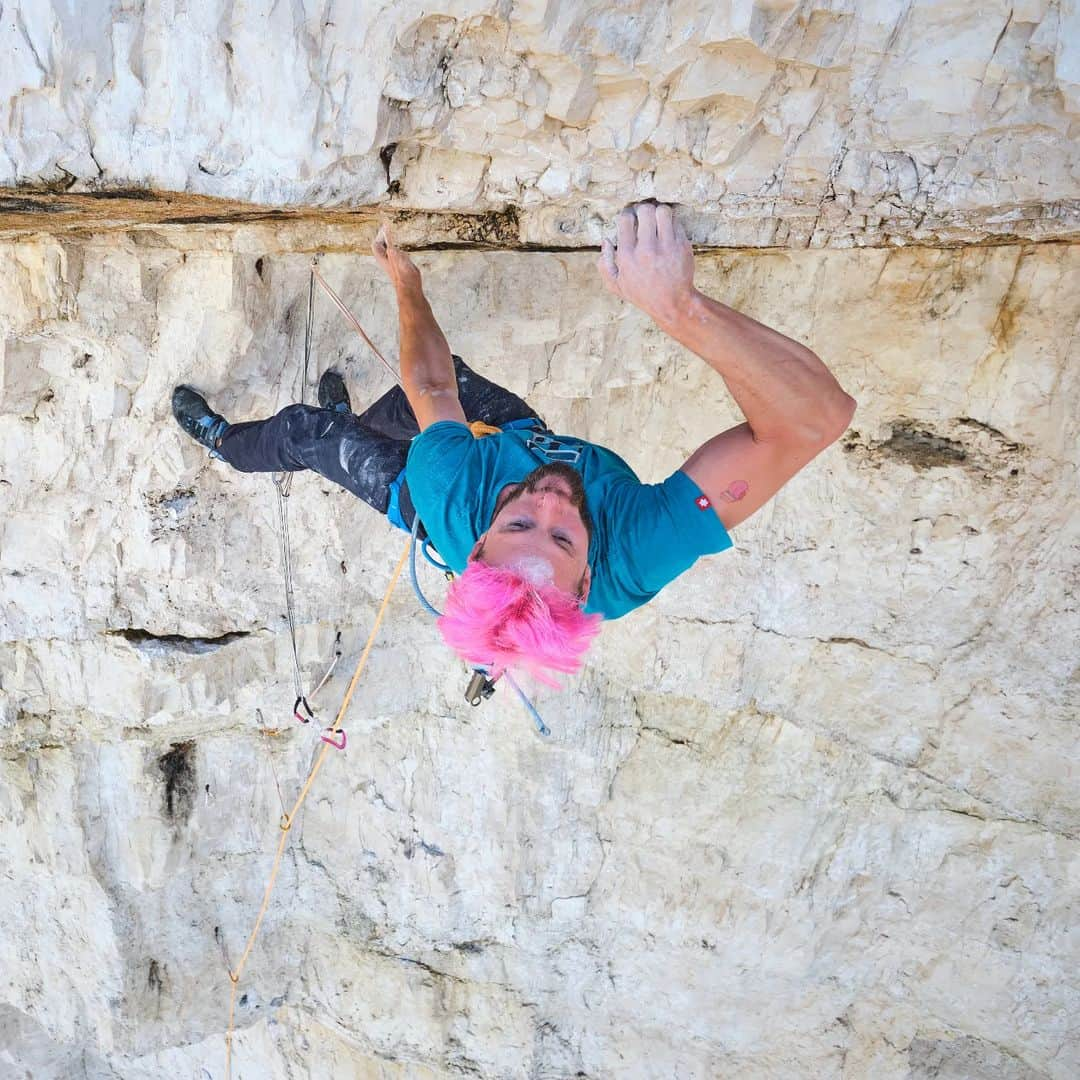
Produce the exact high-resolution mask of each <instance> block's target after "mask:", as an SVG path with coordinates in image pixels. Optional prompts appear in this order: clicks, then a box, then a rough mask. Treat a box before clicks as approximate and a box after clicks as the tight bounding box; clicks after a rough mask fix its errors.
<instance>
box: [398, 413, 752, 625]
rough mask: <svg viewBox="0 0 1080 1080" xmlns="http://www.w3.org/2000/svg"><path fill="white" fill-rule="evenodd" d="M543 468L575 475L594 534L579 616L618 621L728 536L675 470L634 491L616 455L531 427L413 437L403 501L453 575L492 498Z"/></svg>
mask: <svg viewBox="0 0 1080 1080" xmlns="http://www.w3.org/2000/svg"><path fill="white" fill-rule="evenodd" d="M549 461H565V462H567V463H568V464H570V465H572V466H573V467H574V468H575V469H577V470H578V472H580V473H581V476H582V480H583V481H584V484H585V498H586V501H587V504H588V507H589V512H590V513H591V514H592V517H593V523H594V529H593V536H592V540H591V542H590V544H589V565H590V566H591V567H592V587H591V589H590V590H589V599H588V601H587V602H586V605H585V610H586V611H587V612H598V613H599V614H601V615H603V616H604V618H605V619H617V618H619V616H620V615H625V614H626V613H627V612H628V611H633V610H634V608H636V607H640V606H641V605H642V604H644V603H647V602H648V601H649V600H651V599H652V598H653V597H654V596H655V595H656V594H657V593H658V592H659V591H660V590H661V589H662V588H663V587H664V586H665V585H666V584H667V583H668V582H669V581H673V580H674V579H675V578H677V577H678V576H679V575H680V574H681V573H683V571H685V570H688V569H689V568H690V567H691V566H693V565H694V563H695V562H696V561H697V559H698V558H699V557H700V556H702V555H710V554H713V553H715V552H718V551H724V550H726V549H727V548H729V547H731V546H732V545H731V537H730V536H729V535H728V532H727V529H725V528H724V525H723V522H721V520H720V519H719V518H718V517H717V516H716V512H715V511H714V510H713V509H712V508H711V506H710V504H709V503H708V501H707V500H705V499H704V496H703V494H702V491H701V489H700V488H699V487H698V486H697V484H695V483H694V481H693V480H691V479H690V477H689V476H687V475H686V473H684V472H682V471H677V472H674V473H672V474H671V476H669V477H668V478H667V480H665V481H664V482H663V483H662V484H643V483H641V481H640V480H638V478H637V476H635V475H634V471H633V469H631V468H630V466H629V465H627V464H626V462H625V461H623V460H622V458H620V457H619V456H618V455H617V454H613V453H612V452H611V451H610V450H607V449H605V448H604V447H602V446H597V445H595V444H594V443H590V442H586V441H585V440H584V439H575V438H573V437H572V436H564V435H553V434H552V433H551V432H549V431H546V430H544V429H543V428H542V427H541V426H540V425H539V423H533V424H532V425H530V426H528V427H518V428H513V429H510V430H504V431H503V432H502V433H501V434H499V435H488V436H486V437H485V438H482V439H476V438H474V437H473V435H472V432H470V431H469V429H468V428H467V427H466V426H465V425H464V424H461V423H459V422H458V421H456V420H443V421H440V422H439V423H437V424H432V425H431V427H429V428H427V429H426V430H425V431H423V432H421V433H420V434H419V435H417V436H416V438H414V439H413V441H412V445H411V447H410V448H409V457H408V462H407V465H406V471H405V475H406V478H407V480H408V485H409V495H410V497H411V498H412V502H413V506H415V508H416V512H417V513H418V514H419V515H420V520H421V521H422V522H423V523H424V528H425V529H427V532H428V536H429V537H430V538H431V542H432V544H433V545H434V546H435V549H436V550H437V551H438V553H439V554H440V555H441V556H442V558H443V559H444V560H445V562H446V564H447V566H449V567H450V568H451V569H452V570H454V571H456V572H457V573H461V572H462V571H463V570H464V569H465V566H466V563H467V561H468V557H469V553H470V552H471V551H472V549H473V547H474V545H475V544H476V541H477V540H478V539H479V538H480V536H481V535H482V534H483V533H484V532H486V531H487V528H488V526H489V525H490V524H491V517H492V514H493V513H494V511H495V502H496V500H497V498H498V496H499V492H500V491H502V489H503V488H504V487H505V486H506V485H507V484H516V483H518V482H519V481H521V480H523V479H524V478H525V477H526V476H527V475H528V474H529V473H530V472H532V470H533V469H535V468H537V467H538V466H540V465H546V464H547V463H548V462H549Z"/></svg>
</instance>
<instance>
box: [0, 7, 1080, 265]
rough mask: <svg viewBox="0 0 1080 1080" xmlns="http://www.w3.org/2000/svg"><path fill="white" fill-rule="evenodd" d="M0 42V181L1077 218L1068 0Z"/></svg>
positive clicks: (534, 15) (1001, 221)
mask: <svg viewBox="0 0 1080 1080" xmlns="http://www.w3.org/2000/svg"><path fill="white" fill-rule="evenodd" d="M0 48H2V50H3V55H4V56H5V60H6V63H5V64H4V65H3V70H2V71H0V100H2V101H4V102H6V103H7V106H6V109H7V112H6V114H5V122H4V124H3V127H2V128H0V184H7V185H15V184H24V183H29V184H41V183H46V182H62V183H63V184H65V185H66V184H70V185H71V186H72V190H74V191H83V190H101V189H104V190H108V189H118V188H126V187H130V186H133V185H135V186H142V185H145V186H149V187H153V188H159V189H167V190H172V191H183V192H190V193H196V194H203V195H213V196H219V197H223V198H228V199H237V200H243V201H249V202H257V203H265V204H273V205H285V206H301V205H308V206H310V205H315V206H324V207H336V206H365V205H371V204H384V205H387V206H400V207H408V208H414V209H415V208H417V207H452V208H458V209H471V210H485V209H497V208H501V207H503V206H505V205H507V204H511V205H514V206H518V207H521V208H523V209H526V210H528V209H535V208H538V207H541V206H546V205H549V204H551V203H552V202H553V201H555V202H562V203H563V204H564V205H566V206H567V207H568V208H570V209H573V210H577V209H578V208H580V207H581V206H584V207H585V208H586V210H587V216H589V215H591V216H599V217H610V215H611V214H612V212H613V211H615V210H617V209H619V208H620V207H621V206H622V204H623V203H625V202H627V201H629V200H630V199H632V198H635V197H643V196H654V195H655V196H658V197H661V198H666V199H675V200H680V201H684V202H687V203H689V204H690V205H691V206H693V207H694V208H695V209H696V210H698V211H699V212H700V213H701V215H702V216H701V218H700V220H699V222H698V223H697V228H696V231H695V233H694V239H695V240H696V241H697V242H699V243H708V244H713V245H720V246H743V245H755V246H774V245H775V246H808V245H810V246H820V245H822V244H826V243H828V244H832V245H836V246H846V245H848V244H853V243H856V244H878V243H883V242H886V243H887V242H890V240H891V238H893V237H897V238H899V237H904V238H914V239H919V240H924V241H929V242H935V241H938V240H948V241H949V242H954V241H957V240H979V239H982V238H985V237H987V236H996V235H1002V234H1004V235H1005V236H1006V237H1010V236H1021V237H1031V238H1036V239H1038V238H1045V237H1049V236H1057V237H1063V236H1073V237H1075V236H1076V234H1077V232H1078V230H1080V155H1078V151H1077V146H1078V141H1077V138H1076V131H1077V123H1078V118H1080V6H1078V5H1077V2H1076V0H1059V2H1054V3H1048V2H1046V0H1026V2H1024V3H1020V4H1016V3H1013V2H1011V0H1009V2H1006V0H986V2H985V3H981V4H978V5H973V4H971V3H968V2H965V0H913V2H911V3H898V2H894V0H879V2H871V0H860V2H858V3H853V2H849V0H845V2H835V3H834V2H831V0H829V2H825V0H815V2H814V3H812V4H810V5H806V4H796V3H794V0H727V2H724V3H720V4H715V5H713V4H704V5H703V4H700V3H696V2H692V0H665V2H661V3H656V2H654V0H648V2H646V0H630V2H627V3H620V4H618V5H612V4H610V3H609V2H607V0H584V2H581V0H574V2H568V0H550V2H545V3H527V4H526V3H516V4H513V5H509V6H508V5H506V4H504V3H496V2H495V0H440V2H439V3H438V4H436V5H435V6H434V7H432V6H431V5H430V4H421V3H419V0H395V2H394V3H389V2H388V0H380V2H373V0H342V2H340V3H337V4H335V5H334V6H333V8H332V9H324V8H323V7H317V6H312V5H310V4H302V5H296V4H293V5H288V4H280V3H275V2H272V0H256V2H252V3H245V4H242V5H239V6H237V5H234V4H226V3H224V2H223V0H212V2H206V3H199V4H180V5H174V4H170V3H166V4H157V3H147V2H146V0H123V2H121V0H91V2H90V3H88V4H86V3H84V4H81V5H79V7H78V11H77V13H76V12H75V9H73V8H71V7H70V5H67V4H60V3H53V2H51V0H9V2H8V3H7V4H5V7H4V16H3V18H2V19H0ZM578 135H584V137H585V138H584V142H583V143H581V144H576V143H575V138H576V136H578ZM575 145H578V146H579V148H578V149H573V147H574V146H575ZM580 146H584V147H587V153H586V154H585V155H583V153H582V151H581V149H580ZM631 151H641V152H640V153H639V154H638V155H637V156H636V157H633V158H630V159H628V157H627V155H628V154H629V153H630V152H631ZM572 163H573V164H583V165H586V166H587V168H586V169H584V170H582V171H580V172H578V173H577V174H576V175H575V179H574V182H573V184H570V185H568V184H567V183H566V182H565V180H564V178H563V172H562V170H565V169H567V168H569V167H571V164H572ZM549 165H550V166H552V167H553V168H555V169H556V170H558V173H557V175H558V176H559V183H558V184H555V183H553V181H552V178H551V177H549V178H548V179H547V180H543V179H542V178H543V177H544V175H545V170H546V169H547V168H548V166H549ZM530 228H531V231H530ZM525 231H526V235H523V236H522V239H524V240H528V241H530V242H538V241H539V242H544V243H552V242H555V241H559V242H565V240H566V237H565V235H562V234H552V233H549V232H545V231H544V230H543V228H542V227H541V224H539V223H537V224H534V225H533V226H531V227H530V226H527V227H526V230H525ZM584 233H585V235H583V234H581V233H579V234H578V235H577V236H576V239H577V241H578V242H581V241H582V240H583V239H586V237H587V235H588V233H587V230H585V231H584Z"/></svg>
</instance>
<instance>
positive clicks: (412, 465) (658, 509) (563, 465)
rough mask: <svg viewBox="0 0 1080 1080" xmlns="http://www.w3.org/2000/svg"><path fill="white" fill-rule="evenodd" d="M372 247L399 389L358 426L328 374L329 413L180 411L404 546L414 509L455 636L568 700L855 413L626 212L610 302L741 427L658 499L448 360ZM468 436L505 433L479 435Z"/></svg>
mask: <svg viewBox="0 0 1080 1080" xmlns="http://www.w3.org/2000/svg"><path fill="white" fill-rule="evenodd" d="M372 250H373V253H374V255H375V259H376V261H377V263H378V265H379V266H380V267H381V268H382V270H383V271H384V272H385V273H386V274H387V276H388V277H389V279H390V281H391V282H392V283H393V285H394V289H395V292H396V294H397V301H398V314H399V333H400V360H401V379H402V387H403V388H399V387H394V388H393V389H392V390H390V391H389V392H388V393H386V394H384V395H383V397H381V398H380V399H379V400H378V401H376V402H375V404H374V405H372V406H371V407H370V408H369V409H367V410H366V411H365V412H363V413H362V414H360V415H359V416H355V415H353V413H352V411H351V405H350V401H349V396H348V392H347V390H346V388H345V384H344V381H343V379H342V378H341V376H340V375H339V374H338V373H337V372H335V371H332V370H331V371H327V372H325V373H324V374H323V376H322V378H321V380H320V382H319V391H318V398H319V407H318V408H316V407H314V406H309V405H290V406H288V407H287V408H285V409H283V410H282V411H281V412H279V413H278V414H277V415H276V416H273V417H271V418H270V419H267V420H257V421H252V422H247V423H235V424H230V423H228V422H227V421H226V420H225V419H224V418H223V417H222V416H220V415H219V414H217V413H215V412H213V411H212V410H211V409H210V407H209V406H208V404H207V403H206V401H205V400H204V399H203V397H202V396H201V395H199V394H198V393H196V392H195V391H194V390H192V389H191V388H190V387H185V386H179V387H177V388H176V389H175V391H174V392H173V400H172V407H173V414H174V416H175V417H176V419H177V421H178V422H179V423H180V425H181V427H182V428H183V429H184V431H186V432H187V433H188V434H189V435H191V436H192V437H194V438H195V439H197V440H198V441H199V442H201V443H202V444H203V445H204V446H206V447H207V448H209V449H210V450H211V456H213V457H217V458H220V459H222V460H224V461H225V462H227V463H228V464H229V465H231V466H232V467H233V468H235V469H239V470H241V471H244V472H276V471H295V470H300V469H313V470H315V471H316V472H318V473H320V474H322V475H323V476H325V477H327V478H328V479H330V480H332V481H334V482H335V483H337V484H340V485H341V486H342V487H344V488H347V489H348V490H349V491H351V492H353V494H355V495H358V496H359V497H360V498H361V499H363V500H364V501H365V502H366V503H368V504H369V505H370V506H372V507H374V508H375V509H376V510H378V511H379V512H380V513H383V514H386V515H387V517H388V518H389V520H390V521H391V522H392V523H393V524H394V525H396V526H398V527H400V528H402V529H406V530H408V529H410V528H411V527H412V524H413V520H414V515H415V514H417V513H419V515H420V518H421V522H422V525H423V527H424V529H425V530H426V533H427V535H428V536H429V537H430V539H431V541H432V543H433V544H434V546H435V548H436V550H437V551H438V553H439V554H440V555H441V557H442V558H443V560H444V561H445V562H446V564H447V565H448V566H449V567H450V568H451V569H452V570H454V571H455V572H456V573H458V574H459V575H460V576H459V577H458V578H457V579H456V580H455V581H454V582H453V584H452V585H451V586H450V589H449V592H448V596H447V599H446V604H445V613H444V615H443V616H442V618H441V619H440V620H439V628H440V630H441V632H442V634H443V637H444V639H445V640H446V642H447V644H448V645H450V647H451V648H452V649H454V651H456V652H457V653H458V654H459V655H460V656H461V657H462V658H463V659H465V660H466V661H467V662H469V663H471V664H485V665H488V666H489V667H490V668H491V670H492V671H493V672H495V673H498V672H499V671H502V670H505V669H506V668H511V669H519V670H521V669H523V670H527V671H530V672H532V673H533V674H534V675H535V676H536V677H537V678H539V679H541V680H542V681H545V682H548V683H550V684H551V685H556V684H555V683H554V682H553V680H552V679H551V675H550V673H551V672H552V671H559V672H564V673H565V672H573V671H576V670H577V669H578V668H579V667H580V664H581V661H582V657H583V655H584V653H585V651H586V650H587V648H588V646H589V643H590V641H591V639H592V638H593V636H594V635H595V634H596V632H597V631H598V629H599V623H600V621H601V619H615V618H618V617H619V616H621V615H625V614H626V613H627V612H629V611H631V610H633V609H634V608H636V607H638V606H639V605H641V604H644V603H646V602H647V601H648V600H650V599H651V598H652V597H653V596H655V595H656V593H657V592H659V591H660V589H662V588H663V587H664V585H666V584H667V583H668V582H670V581H672V580H673V579H674V578H676V577H678V576H679V575H680V574H681V573H683V572H684V571H685V570H688V569H689V568H690V567H691V566H692V565H693V564H694V562H695V561H696V560H697V559H698V558H699V557H700V556H702V555H707V554H711V553H716V552H720V551H723V550H725V549H727V548H729V547H731V544H732V542H731V538H730V536H729V535H728V531H729V530H730V529H733V528H734V527H735V526H737V525H739V524H740V523H741V522H743V521H745V520H746V519H747V518H748V517H750V515H751V514H753V513H754V512H755V511H757V510H759V509H760V508H761V507H762V506H764V505H765V503H766V502H768V501H769V499H771V498H772V496H773V495H775V494H776V492H777V491H778V490H779V489H780V488H781V487H782V486H783V485H784V484H785V483H786V482H787V481H788V480H790V479H791V478H792V477H793V476H794V475H795V474H796V473H797V472H798V471H799V470H800V469H802V468H803V467H804V466H805V465H806V464H807V463H808V462H810V461H811V460H812V459H813V458H814V457H816V456H817V454H819V453H820V452H821V451H822V450H824V449H825V448H826V447H827V446H829V445H830V444H831V443H833V442H835V441H836V440H837V439H838V438H839V437H840V435H841V434H842V433H843V432H844V430H845V429H846V428H847V426H848V424H849V422H850V420H851V417H852V414H853V412H854V410H855V401H854V399H853V398H851V397H850V396H849V395H848V394H846V393H845V392H844V391H843V390H842V389H841V388H840V386H839V384H838V383H837V381H836V379H835V378H834V377H833V376H832V375H831V374H830V372H829V371H828V369H827V368H826V366H825V365H824V364H823V363H822V362H821V360H820V359H818V357H817V356H816V355H815V354H814V353H813V352H811V351H810V350H809V349H807V348H806V347H805V346H803V345H800V344H798V343H797V342H795V341H793V340H792V339H791V338H788V337H785V336H784V335H783V334H780V333H778V332H777V331H775V330H771V329H769V328H768V327H766V326H764V325H762V324H761V323H759V322H756V321H755V320H753V319H751V318H749V317H747V316H746V315H742V314H740V313H738V312H737V311H734V310H733V309H732V308H729V307H726V306H725V305H723V304H721V303H719V302H717V301H715V300H711V299H709V298H708V297H706V296H704V295H703V294H702V293H700V292H699V291H698V290H697V289H695V288H694V285H693V276H694V258H693V252H692V249H691V246H690V243H689V241H688V240H687V238H686V234H685V232H684V231H683V228H682V226H681V224H680V223H679V222H678V221H677V220H676V218H675V215H674V212H673V210H672V208H671V207H670V206H667V205H664V204H657V203H655V202H652V201H648V202H643V203H637V204H635V205H632V206H628V207H627V208H626V209H625V210H623V211H622V212H621V213H620V214H619V215H618V218H617V222H616V242H615V243H612V242H611V241H609V240H604V242H603V244H602V246H601V254H600V258H599V260H598V264H597V265H598V269H599V272H600V276H601V279H602V281H603V283H604V285H605V287H606V288H607V289H608V290H609V291H611V292H612V293H614V294H615V295H616V296H618V297H621V298H622V299H623V300H625V301H628V302H629V303H631V304H633V305H635V306H636V307H638V308H640V309H641V310H642V311H644V312H645V313H646V314H647V315H649V316H650V317H651V318H652V319H653V321H654V322H655V323H656V324H657V325H658V326H659V327H660V329H662V330H663V331H665V332H666V333H667V334H669V335H670V336H671V337H673V338H674V339H675V340H676V341H678V342H680V343H681V344H683V345H684V346H686V347H687V348H688V349H690V350H691V351H692V352H694V353H696V354H697V355H698V356H699V357H701V358H702V359H703V360H705V361H706V363H708V364H709V365H710V366H711V367H713V368H714V369H715V370H716V372H717V373H718V374H719V375H720V376H721V378H723V380H724V382H725V384H726V385H727V388H728V390H729V391H730V392H731V394H732V396H733V397H734V398H735V401H736V403H737V404H738V405H739V407H740V408H741V409H742V412H743V414H744V415H745V417H746V421H745V422H744V423H741V424H738V425H737V426H735V427H732V428H730V429H729V430H727V431H723V432H720V433H719V434H717V435H714V436H713V437H712V438H711V439H709V440H707V441H706V442H705V443H704V444H703V445H702V446H700V447H699V448H698V449H697V450H695V451H694V452H693V453H692V454H691V455H690V457H689V458H688V459H687V460H686V462H684V464H683V465H682V466H680V468H678V469H677V470H676V471H675V472H674V473H672V474H671V476H669V477H668V478H667V479H666V480H665V481H663V483H659V484H643V483H641V482H640V481H639V480H638V478H637V477H636V476H635V474H634V473H633V472H632V470H631V469H630V467H629V466H628V465H627V464H626V463H625V462H624V461H623V460H622V459H621V458H619V457H618V456H617V455H616V454H614V453H613V452H612V451H610V450H608V449H606V448H605V447H602V446H597V445H595V444H593V443H589V442H586V441H585V440H584V439H579V438H576V437H574V436H568V435H562V434H557V433H554V432H552V431H550V430H549V429H548V427H547V425H546V424H545V423H544V421H543V419H542V418H541V417H540V416H539V415H538V414H537V413H536V412H535V411H534V410H533V409H532V408H530V406H529V405H528V404H526V402H524V401H523V400H522V399H521V398H519V397H517V396H516V395H514V394H512V393H510V392H509V391H507V390H504V389H502V388H501V387H499V386H497V385H496V384H494V383H492V382H489V381H488V380H487V379H485V378H483V377H482V376H481V375H478V374H477V373H476V372H474V371H472V370H471V369H470V368H469V367H468V366H467V365H466V364H465V363H464V361H463V360H462V359H461V358H460V357H458V356H456V355H453V354H452V353H451V351H450V347H449V345H448V343H447V341H446V338H445V337H444V335H443V333H442V331H441V330H440V328H439V325H438V323H437V322H436V321H435V317H434V315H433V313H432V310H431V307H430V306H429V304H428V301H427V299H426V297H425V294H424V290H423V285H422V280H421V273H420V270H419V268H418V267H417V266H416V264H415V263H414V262H413V261H412V259H411V258H410V257H409V256H408V255H407V254H406V253H405V252H404V251H402V250H400V249H399V248H398V247H397V246H396V244H395V243H394V240H393V238H392V236H391V234H390V230H389V229H388V228H387V227H386V226H384V227H383V228H381V229H380V230H379V233H378V235H377V236H376V238H375V242H374V244H373V246H372ZM470 421H481V422H482V423H481V425H480V427H481V428H487V429H489V430H494V429H499V430H497V432H496V433H495V434H491V435H490V436H489V437H486V438H478V437H474V431H473V430H470V427H469V426H468V425H469V423H470ZM474 427H475V425H474ZM479 433H480V432H479V431H477V432H476V434H479Z"/></svg>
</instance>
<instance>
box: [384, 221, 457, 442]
mask: <svg viewBox="0 0 1080 1080" xmlns="http://www.w3.org/2000/svg"><path fill="white" fill-rule="evenodd" d="M372 251H373V252H374V254H375V258H376V260H377V261H378V263H379V265H380V266H381V267H382V268H383V270H385V271H386V274H387V276H388V277H389V278H390V280H391V281H392V282H393V285H394V291H395V292H396V293H397V301H398V332H399V341H400V358H401V386H402V389H403V390H404V391H405V396H406V397H407V398H408V399H409V405H410V406H411V407H412V411H413V413H415V415H416V422H417V424H418V425H419V427H420V430H421V431H423V430H424V429H425V428H428V427H430V426H431V425H432V424H437V423H439V421H441V420H455V421H457V422H459V423H462V424H464V423H466V420H465V412H464V410H463V409H462V408H461V402H460V400H459V399H458V389H457V377H456V376H455V374H454V361H453V359H452V358H451V355H450V346H449V344H447V341H446V336H445V335H444V334H443V332H442V329H441V328H440V327H439V324H438V323H437V322H436V321H435V315H434V314H433V312H432V310H431V305H430V304H429V303H428V301H427V297H426V296H425V295H424V287H423V282H422V281H421V278H420V270H419V268H418V267H417V266H416V264H415V263H414V262H413V261H412V259H410V258H409V256H408V255H406V254H405V252H403V251H401V250H400V249H399V248H397V247H395V245H394V241H393V238H392V237H391V236H390V232H389V229H387V228H386V226H383V228H381V229H380V230H379V232H378V234H377V235H376V237H375V243H374V244H373V245H372Z"/></svg>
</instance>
